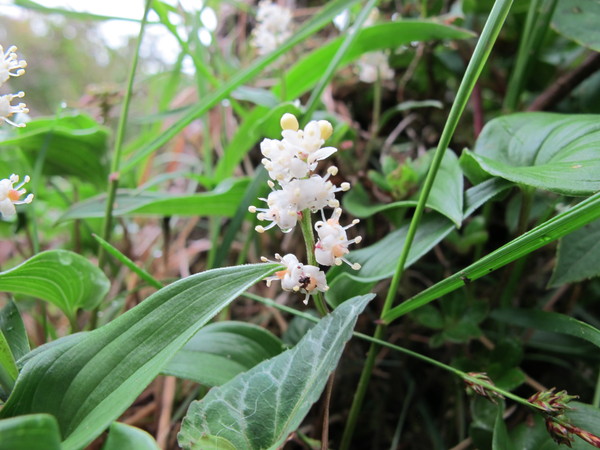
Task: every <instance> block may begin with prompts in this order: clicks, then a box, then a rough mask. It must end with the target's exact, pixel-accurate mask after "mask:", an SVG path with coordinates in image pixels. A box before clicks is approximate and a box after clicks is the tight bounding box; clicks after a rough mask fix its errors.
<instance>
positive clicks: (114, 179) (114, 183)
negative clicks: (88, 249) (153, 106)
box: [98, 0, 152, 267]
mask: <svg viewBox="0 0 600 450" xmlns="http://www.w3.org/2000/svg"><path fill="white" fill-rule="evenodd" d="M151 3H152V0H146V7H145V9H144V17H143V18H142V23H141V25H140V33H139V35H138V40H137V47H136V51H135V54H134V56H133V61H132V62H131V68H130V70H129V79H128V80H127V90H126V91H125V97H124V98H123V109H122V110H121V116H120V117H119V124H118V126H117V135H116V138H115V148H114V153H113V157H112V162H111V166H110V175H109V181H108V194H107V198H106V209H105V211H104V224H103V227H102V238H103V239H104V240H105V241H109V240H110V234H111V229H112V212H113V206H114V202H115V197H116V194H117V188H118V187H119V172H118V171H119V166H120V163H121V153H122V149H123V139H124V137H125V126H126V125H127V116H128V113H129V105H130V103H131V96H132V93H133V80H134V79H135V72H136V69H137V65H138V60H139V56H140V46H141V44H142V37H143V36H144V29H145V27H146V21H147V18H148V11H149V10H150V5H151ZM104 259H105V252H104V247H102V246H100V247H99V251H98V266H99V267H102V266H103V265H104Z"/></svg>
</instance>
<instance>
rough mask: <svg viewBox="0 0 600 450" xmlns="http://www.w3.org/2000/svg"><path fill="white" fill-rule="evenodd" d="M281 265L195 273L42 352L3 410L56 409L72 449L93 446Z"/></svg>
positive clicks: (29, 365) (30, 363)
mask: <svg viewBox="0 0 600 450" xmlns="http://www.w3.org/2000/svg"><path fill="white" fill-rule="evenodd" d="M279 267H281V266H279V265H275V264H255V265H246V266H238V267H230V268H225V269H215V270H209V271H206V272H203V273H199V274H196V275H192V276H190V277H188V278H184V279H182V280H179V281H176V282H175V283H173V284H171V285H169V286H167V287H165V288H163V289H161V290H160V291H158V292H156V293H155V294H153V295H151V296H150V297H148V298H147V299H146V300H144V301H143V302H142V303H140V304H139V305H137V306H136V307H135V308H133V309H131V310H129V311H127V312H126V313H125V314H123V315H121V316H119V317H118V318H117V319H115V320H113V321H112V322H109V323H108V324H106V325H105V326H103V327H101V328H98V329H96V330H94V331H91V332H89V333H86V334H83V335H82V336H81V335H80V336H78V335H75V338H73V337H70V339H68V340H67V342H66V343H65V344H64V345H54V346H53V347H51V348H49V349H48V350H46V351H42V352H39V353H38V354H37V355H36V356H34V357H32V358H30V359H29V360H28V361H27V363H26V364H25V366H24V367H23V369H22V371H21V374H20V376H19V378H18V379H17V383H16V384H15V388H14V390H13V392H12V394H11V396H10V397H9V399H8V401H7V403H6V404H5V406H4V408H3V409H2V410H1V411H0V417H10V416H15V415H19V414H27V413H32V412H46V413H50V414H53V415H54V416H55V417H56V418H57V420H58V423H59V427H60V430H61V433H62V436H63V439H64V442H63V447H64V449H65V450H70V449H78V448H80V447H83V446H85V445H86V444H88V443H89V442H91V441H92V440H93V439H94V438H95V437H96V436H97V435H98V434H99V433H100V432H102V430H103V429H104V428H106V427H107V426H108V425H109V424H110V423H111V422H112V421H113V420H115V419H116V418H117V417H119V415H121V413H122V412H123V411H125V409H127V408H128V407H129V405H130V404H131V403H132V402H133V400H135V398H136V397H137V396H138V395H139V394H140V393H141V392H142V391H143V390H144V388H145V387H146V386H147V385H148V384H149V383H150V382H151V381H152V380H153V379H154V377H155V376H156V375H158V373H159V372H160V370H161V369H162V367H163V366H164V365H165V364H166V362H167V361H168V360H169V359H170V358H171V357H172V356H173V354H174V353H175V352H176V351H177V350H179V349H180V348H181V347H183V345H184V344H185V343H186V342H187V341H188V340H189V339H190V338H191V337H192V336H193V335H194V334H195V333H196V332H197V331H198V330H199V329H200V328H201V327H202V326H203V325H204V324H205V323H206V322H207V321H208V320H210V319H211V318H212V317H213V316H214V315H215V314H217V313H218V312H219V311H220V310H221V309H222V308H223V307H224V306H226V305H227V304H229V303H230V302H231V301H233V300H234V299H235V298H236V297H237V296H238V295H239V294H240V293H242V292H243V291H244V290H246V289H247V288H249V287H250V286H252V285H253V284H254V283H256V282H257V281H259V280H261V279H263V278H264V277H266V276H268V275H269V274H271V273H273V272H274V271H275V270H277V269H278V268H279ZM60 341H62V339H60V340H59V341H57V342H60Z"/></svg>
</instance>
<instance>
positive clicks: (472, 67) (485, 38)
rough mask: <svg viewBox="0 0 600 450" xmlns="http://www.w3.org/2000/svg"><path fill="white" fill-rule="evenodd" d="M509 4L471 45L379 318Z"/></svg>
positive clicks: (369, 366)
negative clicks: (464, 69)
mask: <svg viewBox="0 0 600 450" xmlns="http://www.w3.org/2000/svg"><path fill="white" fill-rule="evenodd" d="M511 5H512V0H498V1H497V2H495V3H494V7H493V8H492V11H491V12H490V15H489V17H488V19H487V21H486V24H485V26H484V28H483V31H482V34H481V37H480V39H479V41H478V42H477V45H476V46H475V50H474V52H473V57H472V58H471V61H470V62H469V65H468V66H467V70H466V72H465V75H464V77H463V80H462V82H461V84H460V86H459V88H458V92H457V95H456V100H455V101H454V103H453V104H452V108H451V109H450V113H449V116H448V120H447V122H446V125H445V126H444V129H443V131H442V135H441V137H440V142H439V144H438V146H437V149H436V151H435V154H434V156H433V159H432V162H431V166H430V168H429V171H428V173H427V177H426V179H425V183H424V184H423V190H422V191H421V195H420V196H419V200H418V203H417V207H416V210H415V213H414V215H413V217H412V220H411V222H410V225H409V228H408V232H407V235H406V239H405V241H404V247H403V248H402V253H401V254H400V258H399V260H398V264H397V265H396V271H395V273H394V276H393V278H392V282H391V285H390V288H389V290H388V294H387V296H386V299H385V302H384V305H383V308H382V311H381V316H380V317H384V316H385V314H386V313H387V312H388V311H389V310H390V309H391V307H392V304H393V302H394V299H395V297H396V292H397V290H398V285H399V283H400V279H401V277H402V275H403V273H404V265H405V264H406V260H407V259H408V254H409V251H410V247H411V245H412V242H413V240H414V237H415V234H416V232H417V227H418V225H419V222H420V221H421V217H422V215H423V210H424V209H425V204H426V202H427V198H428V197H429V193H430V192H431V187H432V186H433V182H434V180H435V176H436V174H437V172H438V170H439V168H440V165H441V162H442V158H443V157H444V153H445V151H446V149H447V148H448V145H449V144H450V140H451V138H452V135H453V134H454V131H455V130H456V127H457V125H458V121H459V119H460V117H461V115H462V113H463V111H464V109H465V107H466V105H467V102H468V100H469V97H470V95H471V92H472V91H473V87H474V86H475V83H476V82H477V79H478V78H479V75H480V74H481V71H482V70H483V67H484V65H485V62H486V61H487V59H488V56H489V54H490V52H491V51H492V47H493V45H494V43H495V42H496V38H497V37H498V34H499V33H500V29H501V28H502V25H503V24H504V21H505V20H506V17H507V15H508V12H509V10H510V7H511ZM385 329H386V326H385V325H384V324H379V325H377V327H376V329H375V333H374V338H376V339H378V340H380V339H382V337H383V335H384V334H385ZM378 348H379V347H378V345H376V344H373V345H371V347H370V348H369V353H368V355H367V360H366V362H365V365H364V367H363V371H362V373H361V377H360V380H359V385H358V387H357V390H356V393H355V395H354V399H353V401H352V406H351V408H350V413H349V415H348V419H347V421H346V425H345V428H344V434H343V436H342V442H341V444H340V450H347V449H348V448H349V446H350V442H351V440H352V435H353V433H354V428H355V426H356V421H357V420H358V414H359V412H360V410H361V408H362V404H363V400H364V396H365V394H366V390H367V386H368V384H369V381H370V379H371V373H372V371H373V367H374V365H375V356H376V354H377V352H378Z"/></svg>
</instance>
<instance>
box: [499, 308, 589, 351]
mask: <svg viewBox="0 0 600 450" xmlns="http://www.w3.org/2000/svg"><path fill="white" fill-rule="evenodd" d="M491 316H492V318H494V319H496V320H499V321H501V322H505V323H509V324H510V325H516V326H519V327H526V328H534V329H536V330H543V331H550V332H552V333H560V334H568V335H569V336H575V337H578V338H580V339H584V340H586V341H588V342H591V343H592V344H594V345H596V346H598V347H600V330H598V329H597V328H595V327H593V326H592V325H590V324H588V323H585V322H581V321H580V320H577V319H573V318H572V317H569V316H565V315H564V314H560V313H556V312H550V311H539V310H526V309H518V308H505V309H496V310H494V311H492V314H491Z"/></svg>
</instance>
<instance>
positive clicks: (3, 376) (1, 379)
mask: <svg viewBox="0 0 600 450" xmlns="http://www.w3.org/2000/svg"><path fill="white" fill-rule="evenodd" d="M18 374H19V370H18V369H17V364H16V362H15V358H14V356H13V354H12V352H11V350H10V346H9V345H8V342H7V341H6V338H5V337H4V333H3V332H2V331H0V386H2V390H3V391H4V392H10V391H11V390H12V387H13V386H14V384H15V380H16V379H17V375H18Z"/></svg>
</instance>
